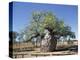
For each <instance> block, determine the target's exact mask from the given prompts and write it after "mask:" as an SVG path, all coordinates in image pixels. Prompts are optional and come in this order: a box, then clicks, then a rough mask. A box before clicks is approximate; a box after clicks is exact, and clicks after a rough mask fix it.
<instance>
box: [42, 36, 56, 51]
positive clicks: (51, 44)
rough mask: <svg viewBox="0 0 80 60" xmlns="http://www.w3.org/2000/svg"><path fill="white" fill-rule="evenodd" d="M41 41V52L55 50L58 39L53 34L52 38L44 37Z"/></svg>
mask: <svg viewBox="0 0 80 60" xmlns="http://www.w3.org/2000/svg"><path fill="white" fill-rule="evenodd" d="M41 43H42V45H41V52H53V51H54V50H55V49H56V45H57V39H56V38H55V37H54V36H53V35H51V39H47V40H45V39H43V40H42V42H41Z"/></svg>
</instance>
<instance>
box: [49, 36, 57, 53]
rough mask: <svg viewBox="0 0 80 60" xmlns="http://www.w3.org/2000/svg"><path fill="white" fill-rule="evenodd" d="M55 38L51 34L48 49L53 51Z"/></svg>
mask: <svg viewBox="0 0 80 60" xmlns="http://www.w3.org/2000/svg"><path fill="white" fill-rule="evenodd" d="M56 45H57V39H56V38H55V37H54V36H51V40H50V46H49V51H50V52H53V51H54V50H55V49H56Z"/></svg>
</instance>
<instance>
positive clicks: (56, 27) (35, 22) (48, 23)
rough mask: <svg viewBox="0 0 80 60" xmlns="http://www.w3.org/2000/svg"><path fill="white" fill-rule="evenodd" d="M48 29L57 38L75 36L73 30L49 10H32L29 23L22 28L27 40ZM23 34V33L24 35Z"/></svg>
mask: <svg viewBox="0 0 80 60" xmlns="http://www.w3.org/2000/svg"><path fill="white" fill-rule="evenodd" d="M45 28H48V29H50V32H51V33H52V34H53V35H54V36H55V35H56V36H57V37H58V38H60V37H67V36H70V38H75V34H74V32H72V31H71V27H70V26H66V25H65V23H64V21H63V20H59V19H58V18H57V17H56V16H55V15H53V14H52V13H51V12H33V13H32V20H31V23H30V25H29V26H28V27H27V28H26V29H25V30H24V34H25V35H26V39H27V40H29V39H30V38H31V37H32V36H35V35H37V34H39V36H41V35H43V34H44V29H45ZM24 34H23V35H24Z"/></svg>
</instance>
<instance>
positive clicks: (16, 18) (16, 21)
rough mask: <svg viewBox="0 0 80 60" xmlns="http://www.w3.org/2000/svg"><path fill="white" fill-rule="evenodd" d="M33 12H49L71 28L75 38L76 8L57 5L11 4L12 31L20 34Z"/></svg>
mask: <svg viewBox="0 0 80 60" xmlns="http://www.w3.org/2000/svg"><path fill="white" fill-rule="evenodd" d="M33 11H51V12H52V13H53V14H55V15H56V16H57V17H58V18H59V19H61V20H64V22H65V24H66V25H69V26H71V28H72V31H73V32H75V33H76V36H77V29H78V28H77V27H78V26H77V23H78V7H77V6H75V5H57V4H41V3H39V4H38V3H36V4H34V3H29V2H28V3H26V2H13V31H17V32H20V31H21V30H22V29H24V28H25V26H26V25H28V24H29V23H30V20H31V14H32V12H33Z"/></svg>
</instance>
